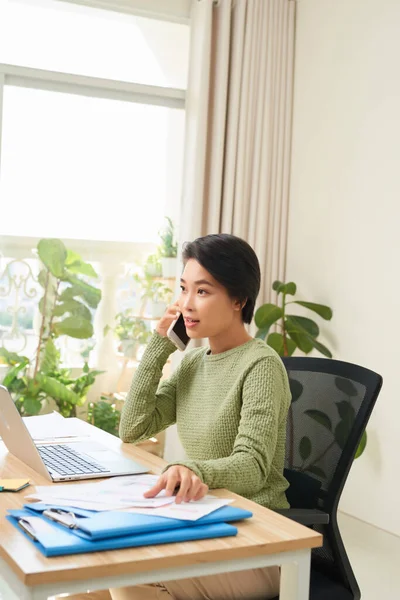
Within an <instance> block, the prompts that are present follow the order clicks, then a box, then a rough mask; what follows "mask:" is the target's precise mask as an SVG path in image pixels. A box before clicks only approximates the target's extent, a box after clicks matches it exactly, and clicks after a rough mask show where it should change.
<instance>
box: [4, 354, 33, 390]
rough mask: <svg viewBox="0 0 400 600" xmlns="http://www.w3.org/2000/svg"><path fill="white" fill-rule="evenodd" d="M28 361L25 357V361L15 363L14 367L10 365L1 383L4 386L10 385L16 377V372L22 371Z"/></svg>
mask: <svg viewBox="0 0 400 600" xmlns="http://www.w3.org/2000/svg"><path fill="white" fill-rule="evenodd" d="M28 363H29V360H28V359H26V362H25V361H24V362H21V363H20V364H19V365H16V366H15V367H11V369H9V370H8V371H7V373H6V375H5V377H4V379H3V383H2V385H4V387H6V388H8V387H10V385H11V383H12V382H13V381H14V379H15V378H16V377H17V375H18V373H19V372H20V371H22V369H24V368H25V367H26V365H27V364H28Z"/></svg>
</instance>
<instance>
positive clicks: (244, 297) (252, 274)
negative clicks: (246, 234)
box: [182, 233, 261, 323]
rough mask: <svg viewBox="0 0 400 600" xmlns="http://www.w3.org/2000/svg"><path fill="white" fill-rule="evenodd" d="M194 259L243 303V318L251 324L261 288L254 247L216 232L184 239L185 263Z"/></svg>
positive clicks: (258, 265)
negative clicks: (191, 240) (190, 240)
mask: <svg viewBox="0 0 400 600" xmlns="http://www.w3.org/2000/svg"><path fill="white" fill-rule="evenodd" d="M191 258H193V259H194V260H197V262H198V263H200V264H201V266H202V267H204V269H206V271H208V272H209V273H210V274H211V275H212V276H213V277H214V279H216V280H217V281H218V282H219V283H220V284H221V285H223V286H224V288H225V289H226V290H227V292H228V294H229V296H230V297H231V298H236V299H238V300H239V302H245V305H244V306H243V307H242V320H243V322H244V323H250V322H251V319H252V318H253V313H254V307H255V304H256V300H257V296H258V292H259V291H260V280H261V272H260V264H259V262H258V258H257V255H256V253H255V252H254V250H253V248H252V247H251V246H250V245H249V244H248V243H247V242H245V240H242V239H241V238H239V237H236V236H235V235H230V234H228V233H215V234H210V235H205V236H204V237H199V238H197V239H196V240H194V241H193V242H186V243H185V244H184V245H183V249H182V260H183V262H184V264H186V262H187V261H188V260H189V259H191Z"/></svg>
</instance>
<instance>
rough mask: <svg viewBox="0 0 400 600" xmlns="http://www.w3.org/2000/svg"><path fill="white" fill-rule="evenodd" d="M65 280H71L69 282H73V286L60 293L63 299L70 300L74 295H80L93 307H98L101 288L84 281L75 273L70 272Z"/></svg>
mask: <svg viewBox="0 0 400 600" xmlns="http://www.w3.org/2000/svg"><path fill="white" fill-rule="evenodd" d="M64 280H65V281H69V283H71V284H72V287H71V288H68V289H66V290H64V292H62V294H61V295H60V299H61V300H68V299H70V298H73V297H74V296H80V297H81V298H83V299H84V300H85V302H87V303H88V304H89V306H90V307H91V308H97V306H98V304H99V302H100V300H101V291H100V290H98V289H97V288H95V287H94V286H92V285H90V284H89V283H86V282H85V281H82V280H81V279H79V277H75V275H70V274H68V275H67V276H66V277H65V279H64Z"/></svg>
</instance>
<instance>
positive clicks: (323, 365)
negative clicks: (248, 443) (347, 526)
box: [284, 357, 382, 597]
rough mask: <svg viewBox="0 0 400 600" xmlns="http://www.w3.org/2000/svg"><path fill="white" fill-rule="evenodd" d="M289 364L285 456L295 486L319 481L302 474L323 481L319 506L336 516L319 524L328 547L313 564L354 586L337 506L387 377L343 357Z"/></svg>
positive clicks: (318, 493) (317, 554) (289, 360)
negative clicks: (338, 522)
mask: <svg viewBox="0 0 400 600" xmlns="http://www.w3.org/2000/svg"><path fill="white" fill-rule="evenodd" d="M284 363H285V366H286V369H287V372H288V376H289V383H290V388H291V392H292V404H291V408H290V411H289V416H288V426H287V440H286V458H285V467H286V469H289V470H290V471H289V474H290V473H291V474H292V477H293V478H294V479H293V486H294V487H293V488H292V484H291V489H295V487H296V485H297V486H300V490H301V488H302V487H303V488H304V487H305V488H307V487H310V488H311V489H312V488H313V486H314V488H315V485H314V483H313V485H311V486H310V485H309V484H308V483H307V481H302V480H301V478H302V477H303V479H304V476H303V475H300V474H302V473H304V474H306V475H308V476H311V477H313V478H314V480H317V481H318V482H319V483H320V484H321V487H320V489H319V490H318V484H317V491H316V496H317V497H316V498H315V505H314V507H315V508H320V509H322V510H324V511H326V512H328V513H329V514H330V518H331V522H330V524H329V525H322V526H315V527H314V529H315V530H316V531H319V532H320V533H322V534H323V546H322V547H321V548H315V549H313V551H312V564H313V566H314V567H315V566H319V568H320V569H321V570H323V571H324V572H326V573H329V575H330V576H331V577H333V578H335V579H336V580H337V581H339V582H341V583H342V584H343V585H344V586H345V587H346V588H347V589H348V590H350V588H352V590H354V589H355V586H356V582H355V579H354V576H353V574H352V571H351V567H350V565H349V563H348V559H347V556H346V552H345V550H344V547H343V546H342V540H341V538H340V534H339V532H338V531H337V528H336V529H335V527H336V525H335V523H336V508H337V504H338V501H339V498H340V494H341V492H342V489H343V486H344V483H345V480H346V478H347V474H348V471H349V469H350V465H351V463H352V460H353V456H354V453H355V450H356V447H357V444H358V441H359V439H360V437H361V434H362V432H363V431H364V428H365V426H366V423H367V421H368V418H369V415H370V413H371V411H372V408H373V405H374V403H375V400H376V398H377V396H378V394H379V390H380V387H381V385H382V378H381V377H380V376H379V375H377V374H376V373H373V372H372V371H369V370H368V369H364V368H362V367H358V366H357V365H351V364H349V363H343V362H341V361H334V360H326V359H319V358H308V357H306V358H304V357H292V358H285V359H284ZM353 377H354V379H353ZM293 471H295V473H293ZM306 479H308V478H306ZM295 480H296V484H295ZM299 481H300V483H299ZM293 507H294V508H305V507H302V506H300V505H299V506H293ZM351 581H353V583H351ZM351 597H357V595H356V594H354V595H353V596H351Z"/></svg>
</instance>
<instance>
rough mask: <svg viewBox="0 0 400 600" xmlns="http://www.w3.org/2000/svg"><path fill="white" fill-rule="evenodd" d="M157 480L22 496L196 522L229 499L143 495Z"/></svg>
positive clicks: (55, 488)
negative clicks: (177, 500) (185, 499)
mask: <svg viewBox="0 0 400 600" xmlns="http://www.w3.org/2000/svg"><path fill="white" fill-rule="evenodd" d="M157 481H158V475H128V476H122V477H110V479H106V480H104V481H100V482H96V483H81V484H67V485H65V484H57V485H49V486H47V485H46V486H36V491H35V492H33V493H32V494H29V495H27V496H26V498H31V499H32V500H38V501H40V502H43V503H45V504H50V505H54V506H71V507H74V508H82V509H86V510H94V511H106V510H123V511H127V512H135V513H139V514H147V515H153V516H159V517H170V518H171V519H186V520H189V521H196V520H197V519H200V518H201V517H204V516H205V515H208V514H209V513H211V512H213V511H214V510H217V509H218V508H221V507H222V506H226V505H227V504H230V503H231V502H232V500H227V499H221V498H216V497H215V496H212V495H211V494H207V496H205V497H204V498H203V499H202V500H197V501H196V502H182V503H181V504H176V503H175V496H166V495H165V490H162V491H161V492H160V493H159V494H158V495H157V496H156V497H155V498H144V497H143V494H144V492H146V491H147V490H149V489H150V488H152V487H153V486H154V485H155V483H156V482H157Z"/></svg>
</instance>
